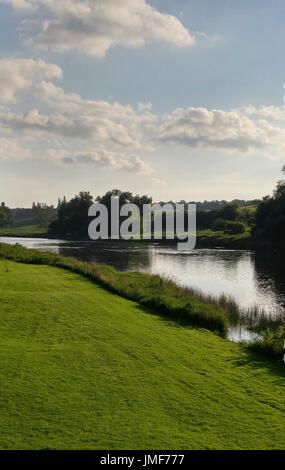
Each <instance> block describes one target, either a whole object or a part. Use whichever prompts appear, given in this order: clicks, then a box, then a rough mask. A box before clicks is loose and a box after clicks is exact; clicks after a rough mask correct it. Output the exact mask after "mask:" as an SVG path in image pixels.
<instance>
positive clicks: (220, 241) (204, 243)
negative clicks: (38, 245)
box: [0, 230, 256, 251]
mask: <svg viewBox="0 0 285 470" xmlns="http://www.w3.org/2000/svg"><path fill="white" fill-rule="evenodd" d="M0 237H3V238H23V239H27V238H37V239H40V238H49V239H51V240H58V239H64V240H66V241H70V242H75V241H78V242H80V241H82V242H87V241H89V242H92V240H91V239H90V238H89V237H86V238H84V237H76V236H74V237H71V236H64V237H61V236H53V235H51V234H50V233H48V232H41V233H39V232H33V231H31V232H27V233H22V232H21V231H17V230H16V231H13V230H11V232H9V231H8V230H5V231H1V230H0ZM99 241H101V240H99ZM103 241H104V242H108V241H110V242H114V241H119V242H121V243H143V244H152V243H157V244H161V245H176V244H177V243H179V242H181V240H178V238H174V239H173V240H168V239H166V238H163V239H161V240H158V239H155V238H152V239H150V240H144V239H142V238H141V239H130V240H124V239H119V240H113V239H111V238H110V239H106V240H103ZM94 243H96V241H94ZM196 248H223V249H234V250H251V251H253V250H255V249H256V246H255V242H254V239H253V237H252V236H251V235H250V234H249V233H248V232H246V233H245V234H241V235H225V234H223V232H213V231H211V230H203V231H198V232H197V238H196Z"/></svg>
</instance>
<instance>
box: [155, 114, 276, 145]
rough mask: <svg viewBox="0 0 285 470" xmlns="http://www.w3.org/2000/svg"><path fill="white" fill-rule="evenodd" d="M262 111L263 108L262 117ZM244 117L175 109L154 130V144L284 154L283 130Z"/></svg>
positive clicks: (241, 115) (262, 121)
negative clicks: (158, 142) (156, 130)
mask: <svg viewBox="0 0 285 470" xmlns="http://www.w3.org/2000/svg"><path fill="white" fill-rule="evenodd" d="M265 111H266V107H263V108H262V112H263V115H265V114H266V112H265ZM268 112H269V111H268ZM248 114H249V113H243V112H241V110H233V111H223V110H217V109H214V110H208V109H206V108H188V109H177V110H175V111H174V112H173V113H171V114H168V115H165V116H164V118H163V122H162V124H161V125H160V126H159V127H158V140H160V141H162V142H164V143H170V144H178V145H185V146H188V147H192V148H193V147H198V148H210V149H221V150H230V151H239V152H244V151H245V152H249V151H255V150H261V151H266V150H268V149H276V150H284V148H285V129H284V127H281V126H276V125H274V124H272V123H271V122H270V120H266V119H251V118H250V117H249V116H248Z"/></svg>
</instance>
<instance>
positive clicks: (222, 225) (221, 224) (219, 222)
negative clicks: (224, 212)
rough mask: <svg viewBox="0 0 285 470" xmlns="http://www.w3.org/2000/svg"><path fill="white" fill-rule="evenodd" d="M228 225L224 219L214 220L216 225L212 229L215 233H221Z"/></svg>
mask: <svg viewBox="0 0 285 470" xmlns="http://www.w3.org/2000/svg"><path fill="white" fill-rule="evenodd" d="M226 225H227V221H226V220H224V219H216V220H214V223H213V225H212V229H213V230H214V231H215V232H220V231H222V230H224V229H225V227H226Z"/></svg>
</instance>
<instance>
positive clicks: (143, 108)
mask: <svg viewBox="0 0 285 470" xmlns="http://www.w3.org/2000/svg"><path fill="white" fill-rule="evenodd" d="M137 108H138V110H139V111H150V110H151V108H152V103H142V102H139V103H137Z"/></svg>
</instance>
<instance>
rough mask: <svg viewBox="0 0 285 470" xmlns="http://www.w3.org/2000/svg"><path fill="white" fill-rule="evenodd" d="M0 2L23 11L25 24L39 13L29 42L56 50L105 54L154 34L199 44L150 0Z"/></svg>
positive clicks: (158, 37) (139, 43) (180, 43)
mask: <svg viewBox="0 0 285 470" xmlns="http://www.w3.org/2000/svg"><path fill="white" fill-rule="evenodd" d="M0 1H2V2H4V3H10V4H11V5H12V6H13V7H14V8H16V9H17V10H19V13H20V14H21V15H24V18H25V24H27V22H29V21H28V20H29V18H30V19H31V20H32V21H31V23H33V22H34V20H35V15H37V16H38V18H39V20H41V28H40V31H37V32H36V33H35V36H34V37H32V38H31V40H30V44H33V45H34V46H36V47H42V48H51V49H53V50H55V51H58V52H63V51H67V50H72V49H77V50H81V51H84V52H86V53H88V54H91V55H95V56H97V57H103V56H104V55H105V53H106V51H108V50H109V49H110V48H111V47H114V46H116V45H123V46H127V47H139V46H142V45H143V44H144V43H145V42H146V41H149V40H154V39H155V40H161V41H166V42H169V43H173V44H175V45H176V46H179V47H184V46H191V45H193V44H194V43H195V39H194V37H193V36H192V35H191V34H190V32H189V31H188V30H187V29H186V28H185V27H184V26H183V24H182V23H181V21H180V20H179V19H177V18H176V17H175V16H172V15H168V14H166V13H160V12H159V11H157V10H156V9H155V8H154V7H152V6H150V5H149V4H148V3H147V2H146V0H120V1H118V0H81V1H75V0H60V1H58V0H0ZM29 12H32V17H29Z"/></svg>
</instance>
